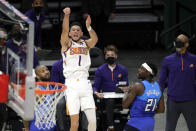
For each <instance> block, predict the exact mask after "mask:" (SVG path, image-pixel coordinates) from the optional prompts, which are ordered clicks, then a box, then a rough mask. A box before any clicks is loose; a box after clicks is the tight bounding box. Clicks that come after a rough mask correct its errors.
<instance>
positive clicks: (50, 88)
mask: <svg viewBox="0 0 196 131" xmlns="http://www.w3.org/2000/svg"><path fill="white" fill-rule="evenodd" d="M11 85H12V87H13V88H14V89H15V90H16V89H19V96H20V97H21V98H22V99H25V86H24V85H22V86H19V87H18V85H16V84H14V83H11ZM65 89H66V86H65V85H64V84H61V83H56V82H36V83H35V107H34V118H35V125H36V127H37V128H38V129H51V128H53V127H54V126H55V125H56V118H55V116H56V105H57V103H58V101H59V99H61V98H62V97H63V96H64V91H65Z"/></svg>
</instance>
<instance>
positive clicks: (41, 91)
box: [35, 82, 67, 94]
mask: <svg viewBox="0 0 196 131" xmlns="http://www.w3.org/2000/svg"><path fill="white" fill-rule="evenodd" d="M38 85H40V86H43V85H54V86H55V85H57V86H61V87H63V88H61V89H55V90H37V89H35V94H53V93H55V92H62V91H64V90H65V89H66V88H67V87H66V86H65V85H64V84H61V83H57V82H35V86H38Z"/></svg>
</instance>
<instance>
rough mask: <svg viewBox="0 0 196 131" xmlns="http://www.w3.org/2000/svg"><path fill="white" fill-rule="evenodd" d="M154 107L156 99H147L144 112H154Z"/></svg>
mask: <svg viewBox="0 0 196 131" xmlns="http://www.w3.org/2000/svg"><path fill="white" fill-rule="evenodd" d="M152 106H153V108H152ZM156 106H157V99H148V100H147V104H146V108H145V111H154V110H155V109H156Z"/></svg>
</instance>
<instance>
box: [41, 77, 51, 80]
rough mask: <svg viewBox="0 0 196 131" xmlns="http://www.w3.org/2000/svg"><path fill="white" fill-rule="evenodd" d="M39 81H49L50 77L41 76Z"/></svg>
mask: <svg viewBox="0 0 196 131" xmlns="http://www.w3.org/2000/svg"><path fill="white" fill-rule="evenodd" d="M41 81H50V77H49V78H47V77H45V78H44V77H43V78H41Z"/></svg>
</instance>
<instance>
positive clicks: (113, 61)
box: [106, 57, 116, 65]
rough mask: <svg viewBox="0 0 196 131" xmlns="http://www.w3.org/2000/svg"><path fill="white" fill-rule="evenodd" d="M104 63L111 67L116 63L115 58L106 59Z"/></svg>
mask: <svg viewBox="0 0 196 131" xmlns="http://www.w3.org/2000/svg"><path fill="white" fill-rule="evenodd" d="M106 62H107V63H108V64H109V65H112V64H114V63H116V58H114V57H108V58H107V59H106Z"/></svg>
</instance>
